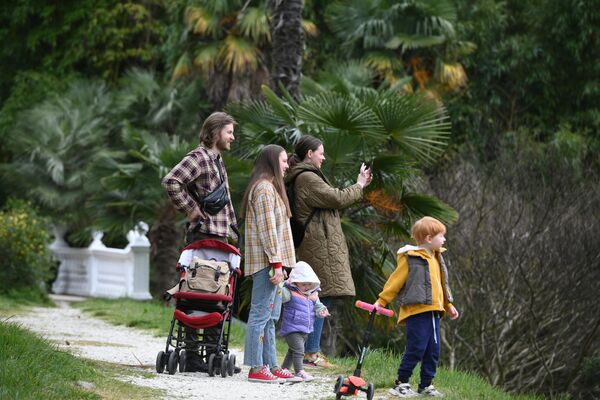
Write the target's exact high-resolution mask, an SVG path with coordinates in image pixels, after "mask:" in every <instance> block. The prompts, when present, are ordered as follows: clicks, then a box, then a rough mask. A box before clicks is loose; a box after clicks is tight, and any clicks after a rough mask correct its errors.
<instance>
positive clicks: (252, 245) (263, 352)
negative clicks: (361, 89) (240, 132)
mask: <svg viewBox="0 0 600 400" xmlns="http://www.w3.org/2000/svg"><path fill="white" fill-rule="evenodd" d="M287 169H288V164H287V154H286V152H285V149H284V148H283V147H281V146H278V145H274V144H271V145H268V146H265V147H264V148H263V150H262V151H261V152H260V154H259V155H258V157H257V159H256V163H255V165H254V170H253V171H252V175H251V176H250V182H249V184H248V188H247V189H246V192H245V193H244V199H243V200H242V208H241V214H242V216H244V217H245V219H246V229H245V237H246V249H245V256H244V257H245V262H244V269H245V274H246V276H250V277H252V299H251V302H250V314H249V316H248V324H247V326H246V341H245V346H244V364H245V365H249V366H250V367H251V369H250V372H249V373H248V380H249V381H254V382H267V383H276V382H279V381H281V380H287V381H296V380H298V378H297V377H295V376H294V375H293V374H292V373H291V372H290V371H288V370H286V369H281V368H279V367H278V364H277V356H276V353H275V323H276V322H277V320H279V315H280V313H281V286H280V284H281V283H282V282H283V279H284V275H283V270H282V267H283V266H287V267H293V266H294V265H295V264H296V254H295V252H294V243H293V240H292V233H291V228H290V216H291V211H290V206H289V203H288V199H287V195H286V193H285V186H284V183H283V174H284V173H285V171H286V170H287Z"/></svg>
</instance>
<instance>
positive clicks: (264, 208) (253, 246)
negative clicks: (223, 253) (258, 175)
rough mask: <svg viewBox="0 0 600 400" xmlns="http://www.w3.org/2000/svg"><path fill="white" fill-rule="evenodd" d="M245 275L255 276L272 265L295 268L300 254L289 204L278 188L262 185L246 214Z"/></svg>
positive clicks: (253, 193) (262, 183) (257, 188)
mask: <svg viewBox="0 0 600 400" xmlns="http://www.w3.org/2000/svg"><path fill="white" fill-rule="evenodd" d="M245 239H246V251H245V260H244V267H245V268H244V273H245V275H246V276H248V275H253V274H255V273H257V272H258V271H260V270H262V269H263V268H266V267H268V266H269V265H270V264H274V263H282V264H283V265H284V266H286V267H291V268H293V267H294V265H296V252H295V250H294V241H293V239H292V230H291V228H290V219H289V217H288V215H287V210H286V208H285V204H284V202H283V200H282V199H281V197H279V194H278V193H277V191H276V190H275V187H274V186H273V185H272V184H271V183H270V182H269V181H267V180H262V181H259V182H258V183H257V184H256V185H255V186H254V188H253V189H252V193H250V198H249V200H248V209H247V210H246V228H245Z"/></svg>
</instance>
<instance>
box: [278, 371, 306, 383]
mask: <svg viewBox="0 0 600 400" xmlns="http://www.w3.org/2000/svg"><path fill="white" fill-rule="evenodd" d="M273 375H275V376H276V377H278V378H281V379H285V381H286V382H302V381H303V379H302V378H300V377H298V376H296V375H294V374H292V373H291V372H290V371H289V370H288V369H287V368H279V369H276V370H275V371H273Z"/></svg>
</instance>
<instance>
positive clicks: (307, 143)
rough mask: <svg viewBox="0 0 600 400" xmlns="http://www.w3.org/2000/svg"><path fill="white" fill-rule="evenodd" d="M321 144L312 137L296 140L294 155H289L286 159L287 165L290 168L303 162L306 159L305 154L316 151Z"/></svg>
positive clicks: (305, 136)
mask: <svg viewBox="0 0 600 400" xmlns="http://www.w3.org/2000/svg"><path fill="white" fill-rule="evenodd" d="M322 144H323V142H322V141H321V140H320V139H317V138H316V137H314V136H311V135H304V136H302V137H301V138H300V139H299V140H298V142H296V146H295V147H294V153H293V154H292V155H290V157H289V159H288V164H289V166H290V168H292V167H293V166H294V165H296V164H298V163H300V162H302V161H304V159H305V158H306V154H308V151H309V150H312V151H316V150H317V149H318V148H319V146H321V145H322Z"/></svg>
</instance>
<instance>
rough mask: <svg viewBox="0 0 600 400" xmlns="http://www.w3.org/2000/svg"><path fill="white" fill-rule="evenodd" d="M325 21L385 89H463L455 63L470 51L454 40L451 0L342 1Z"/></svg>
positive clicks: (465, 44)
mask: <svg viewBox="0 0 600 400" xmlns="http://www.w3.org/2000/svg"><path fill="white" fill-rule="evenodd" d="M326 17H327V21H328V25H329V27H330V28H331V29H332V31H333V32H334V33H335V34H336V35H337V37H338V38H340V39H341V40H342V41H343V44H344V46H345V48H346V49H348V50H349V51H350V52H351V54H354V56H355V57H358V58H360V59H361V60H362V61H363V62H365V63H366V64H367V65H369V66H370V67H372V68H373V69H375V70H376V71H377V73H378V74H379V76H380V78H381V79H382V80H383V81H385V82H386V83H387V84H388V85H396V86H400V87H402V88H403V90H405V91H409V92H410V91H412V90H426V89H429V90H433V92H432V94H433V95H437V94H439V93H440V92H444V91H454V90H458V89H459V88H461V87H463V86H464V85H465V83H466V75H465V72H464V69H463V68H462V65H461V64H460V63H459V61H460V58H461V57H464V56H465V55H467V54H469V53H470V52H471V51H473V49H474V45H473V44H472V43H468V42H462V41H459V40H457V38H456V33H455V30H454V26H455V25H456V8H455V6H454V4H453V3H452V2H451V1H449V0H413V1H403V2H397V1H391V0H366V1H362V0H342V1H339V2H335V3H333V4H332V5H331V6H329V7H328V8H327V11H326ZM406 77H409V78H410V79H409V80H408V81H407V80H406V79H405V78H406ZM407 82H410V83H411V84H410V85H407Z"/></svg>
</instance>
